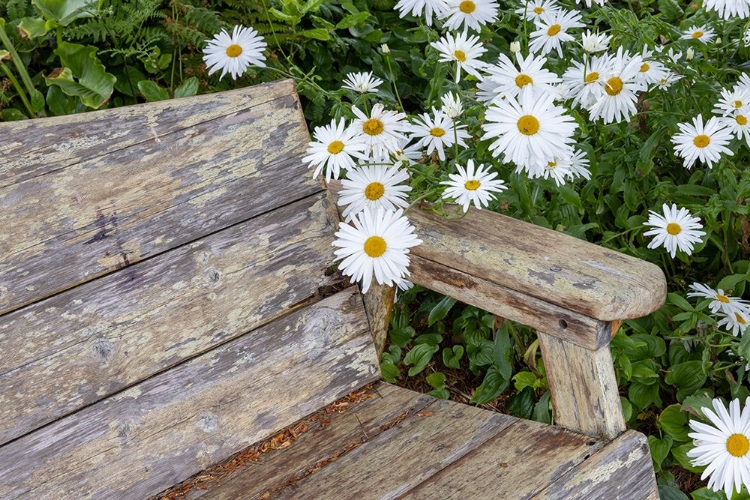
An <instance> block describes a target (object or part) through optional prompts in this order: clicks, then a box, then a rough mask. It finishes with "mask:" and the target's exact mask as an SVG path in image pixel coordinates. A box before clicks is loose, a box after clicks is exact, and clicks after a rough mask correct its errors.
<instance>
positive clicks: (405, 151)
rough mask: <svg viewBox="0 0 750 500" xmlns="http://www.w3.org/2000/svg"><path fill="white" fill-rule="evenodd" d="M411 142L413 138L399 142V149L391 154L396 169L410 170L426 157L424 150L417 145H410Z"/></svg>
mask: <svg viewBox="0 0 750 500" xmlns="http://www.w3.org/2000/svg"><path fill="white" fill-rule="evenodd" d="M410 142H411V138H406V139H403V140H401V141H399V146H398V149H397V150H396V151H395V152H394V153H391V159H392V160H393V166H394V167H398V168H408V167H410V166H412V165H414V164H415V163H418V162H419V161H420V160H421V159H422V158H423V157H424V153H423V152H422V148H421V147H420V146H419V145H417V144H411V145H409V143H410Z"/></svg>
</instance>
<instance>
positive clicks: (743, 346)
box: [737, 334, 750, 359]
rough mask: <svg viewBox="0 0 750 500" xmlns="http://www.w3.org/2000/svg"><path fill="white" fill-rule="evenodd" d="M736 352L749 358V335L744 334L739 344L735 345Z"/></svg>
mask: <svg viewBox="0 0 750 500" xmlns="http://www.w3.org/2000/svg"><path fill="white" fill-rule="evenodd" d="M737 352H738V353H739V355H740V356H742V357H743V358H745V359H750V335H749V334H745V335H743V336H742V338H741V339H740V345H739V346H738V347H737Z"/></svg>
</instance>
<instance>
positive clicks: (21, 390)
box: [0, 191, 337, 443]
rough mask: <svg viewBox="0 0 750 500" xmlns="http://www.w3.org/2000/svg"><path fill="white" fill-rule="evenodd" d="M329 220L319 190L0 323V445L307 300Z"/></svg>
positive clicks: (331, 213)
mask: <svg viewBox="0 0 750 500" xmlns="http://www.w3.org/2000/svg"><path fill="white" fill-rule="evenodd" d="M335 217H336V213H335V210H334V209H333V207H332V206H331V205H330V204H329V203H328V200H327V193H325V191H321V192H320V193H318V194H316V195H313V196H310V197H308V198H306V199H304V200H301V201H299V202H297V203H294V204H291V205H288V206H286V207H283V208H280V209H278V210H276V211H274V212H271V213H268V214H265V215H263V216H259V217H256V218H254V219H251V220H250V221H248V222H245V223H242V224H238V225H236V226H233V227H231V228H229V229H226V230H224V231H221V232H219V233H216V234H213V235H211V236H209V237H207V238H205V239H203V240H199V241H197V242H194V243H191V244H189V245H186V246H184V247H181V248H179V249H176V250H173V251H171V252H168V253H166V254H162V255H160V256H157V257H155V258H153V259H149V260H147V261H144V262H141V263H138V264H135V265H132V266H130V267H128V268H127V269H124V270H122V271H120V272H117V273H114V274H111V275H109V276H105V277H103V278H101V279H99V280H96V281H93V282H89V283H86V284H85V285H82V286H79V287H76V288H74V289H71V290H68V291H66V292H63V293H62V294H59V295H57V296H55V297H51V298H49V299H46V300H44V301H41V302H38V303H35V304H33V305H31V306H28V307H25V308H23V309H20V310H18V311H15V312H13V313H10V314H8V315H6V316H3V317H0V443H4V442H7V441H8V440H10V439H13V438H15V437H18V436H20V435H23V434H25V433H27V432H30V431H31V430H33V429H35V428H37V427H39V426H41V425H43V424H46V423H48V422H50V421H52V420H54V419H56V418H59V417H61V416H63V415H66V414H68V413H70V412H72V411H75V410H76V409H78V408H81V407H83V406H85V405H89V404H91V403H94V402H96V401H98V400H100V399H102V398H104V397H106V396H108V395H109V394H112V393H114V392H116V391H118V390H120V389H122V388H124V387H128V386H130V385H132V384H134V383H136V382H138V381H140V380H143V379H145V378H147V377H149V376H151V375H152V374H154V373H157V372H159V371H161V370H164V369H166V368H169V367H170V366H174V365H175V364H177V363H179V362H180V361H182V360H184V359H186V358H189V357H191V356H195V355H196V354H199V353H202V352H205V351H206V350H207V349H210V348H212V347H213V346H216V345H218V344H219V343H221V342H225V341H227V340H229V339H231V338H233V337H236V336H238V335H241V334H242V333H244V332H246V331H248V330H250V329H253V328H257V327H258V326H260V325H262V324H264V323H267V322H269V321H271V320H272V319H273V318H275V317H278V316H280V315H282V314H285V313H286V312H288V311H289V310H290V309H291V308H294V307H297V306H296V305H297V304H299V303H301V302H304V301H306V300H308V299H310V298H311V297H313V295H315V294H316V293H317V290H318V288H319V287H321V286H323V285H325V284H330V283H331V282H332V280H334V279H337V276H336V275H333V276H330V277H326V276H325V269H326V268H327V267H329V266H330V263H331V260H332V258H333V254H332V251H331V248H332V247H331V241H332V240H333V234H332V233H333V228H334V224H335Z"/></svg>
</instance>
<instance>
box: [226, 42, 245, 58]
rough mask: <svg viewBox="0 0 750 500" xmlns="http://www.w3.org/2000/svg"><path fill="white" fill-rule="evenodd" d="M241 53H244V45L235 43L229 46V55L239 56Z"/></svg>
mask: <svg viewBox="0 0 750 500" xmlns="http://www.w3.org/2000/svg"><path fill="white" fill-rule="evenodd" d="M240 54H242V47H240V46H239V45H237V44H236V43H233V44H232V45H230V46H229V47H227V55H228V56H229V57H239V55H240Z"/></svg>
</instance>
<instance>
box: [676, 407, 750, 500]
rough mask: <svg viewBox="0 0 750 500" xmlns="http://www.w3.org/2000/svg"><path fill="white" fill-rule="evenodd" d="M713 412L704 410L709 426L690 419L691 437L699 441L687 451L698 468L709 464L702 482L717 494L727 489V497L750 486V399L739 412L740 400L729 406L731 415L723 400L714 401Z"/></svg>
mask: <svg viewBox="0 0 750 500" xmlns="http://www.w3.org/2000/svg"><path fill="white" fill-rule="evenodd" d="M713 407H714V411H711V410H710V409H708V408H703V414H704V415H705V416H706V417H707V418H708V419H709V420H710V421H711V424H713V425H708V424H704V423H702V422H698V421H696V420H690V428H691V429H692V430H693V432H691V433H688V436H689V437H691V438H693V440H694V442H697V444H696V447H695V448H693V449H692V450H689V451H688V452H687V455H688V457H690V458H692V459H693V460H692V464H693V465H694V466H696V467H701V466H704V465H707V467H706V470H705V471H703V474H701V479H706V478H707V477H709V476H710V479H709V480H708V487H709V488H711V489H712V490H714V491H721V490H722V489H723V490H724V493H725V494H726V495H727V498H731V497H732V492H733V491H734V490H737V491H740V490H741V489H742V485H743V484H744V485H745V486H748V487H750V454H749V452H750V398H748V399H747V400H746V401H745V407H744V408H743V410H742V413H740V400H739V399H735V400H733V401H732V402H731V403H730V404H729V412H727V409H726V408H725V407H724V404H723V403H722V402H721V400H720V399H718V398H716V399H714V400H713Z"/></svg>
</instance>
